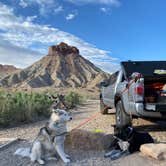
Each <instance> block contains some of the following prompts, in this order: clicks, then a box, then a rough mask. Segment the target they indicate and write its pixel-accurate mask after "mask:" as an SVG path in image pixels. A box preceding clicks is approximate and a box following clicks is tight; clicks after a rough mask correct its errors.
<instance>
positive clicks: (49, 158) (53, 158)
mask: <svg viewBox="0 0 166 166" xmlns="http://www.w3.org/2000/svg"><path fill="white" fill-rule="evenodd" d="M47 160H48V161H49V160H55V161H56V160H57V158H56V157H48V158H47Z"/></svg>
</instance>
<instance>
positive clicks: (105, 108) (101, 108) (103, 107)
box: [100, 98, 108, 114]
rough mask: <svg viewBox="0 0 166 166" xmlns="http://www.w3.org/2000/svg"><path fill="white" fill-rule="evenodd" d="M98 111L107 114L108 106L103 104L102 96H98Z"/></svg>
mask: <svg viewBox="0 0 166 166" xmlns="http://www.w3.org/2000/svg"><path fill="white" fill-rule="evenodd" d="M100 112H101V113H102V114H107V113H108V107H107V106H106V105H105V104H104V102H103V99H102V98H100Z"/></svg>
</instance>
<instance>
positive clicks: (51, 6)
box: [19, 0, 63, 16]
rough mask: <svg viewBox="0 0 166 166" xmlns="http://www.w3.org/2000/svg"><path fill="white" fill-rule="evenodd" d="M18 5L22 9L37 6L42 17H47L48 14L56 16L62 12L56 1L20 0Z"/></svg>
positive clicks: (61, 7)
mask: <svg viewBox="0 0 166 166" xmlns="http://www.w3.org/2000/svg"><path fill="white" fill-rule="evenodd" d="M19 5H20V6H21V7H23V8H25V7H30V6H31V5H37V6H38V10H39V13H40V15H42V16H47V15H48V14H50V13H55V14H57V13H59V12H62V11H63V6H62V5H59V3H58V2H57V0H20V3H19Z"/></svg>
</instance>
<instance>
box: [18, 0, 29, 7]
mask: <svg viewBox="0 0 166 166" xmlns="http://www.w3.org/2000/svg"><path fill="white" fill-rule="evenodd" d="M19 5H20V6H21V7H22V8H26V7H27V6H28V4H27V3H26V2H25V1H24V0H20V2H19Z"/></svg>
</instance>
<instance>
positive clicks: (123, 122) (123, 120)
mask: <svg viewBox="0 0 166 166" xmlns="http://www.w3.org/2000/svg"><path fill="white" fill-rule="evenodd" d="M115 116H116V126H117V127H118V128H123V127H125V126H131V124H132V123H131V122H132V119H131V117H130V116H129V115H127V114H126V112H125V111H124V108H123V105H122V102H121V101H118V103H117V104H116V114H115Z"/></svg>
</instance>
